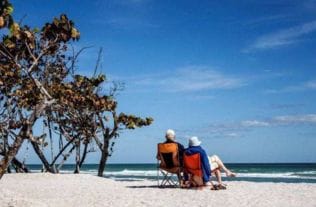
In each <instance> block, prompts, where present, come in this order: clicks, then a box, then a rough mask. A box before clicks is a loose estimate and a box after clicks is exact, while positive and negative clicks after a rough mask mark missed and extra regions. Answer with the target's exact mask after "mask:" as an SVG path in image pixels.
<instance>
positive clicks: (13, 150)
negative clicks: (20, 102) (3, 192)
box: [0, 128, 25, 179]
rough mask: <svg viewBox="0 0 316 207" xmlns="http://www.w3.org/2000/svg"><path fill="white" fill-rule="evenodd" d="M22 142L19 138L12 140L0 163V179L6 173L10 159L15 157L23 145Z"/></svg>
mask: <svg viewBox="0 0 316 207" xmlns="http://www.w3.org/2000/svg"><path fill="white" fill-rule="evenodd" d="M21 130H25V129H23V128H22V129H21ZM23 141H24V139H23V138H22V137H21V136H16V139H15V140H14V143H13V145H12V146H11V147H9V150H8V151H7V153H6V155H5V156H4V157H3V158H2V160H1V161H0V179H1V178H2V176H3V175H4V173H5V172H6V171H7V169H8V167H9V165H10V163H11V161H12V159H13V158H14V157H15V155H16V154H17V152H18V151H19V149H20V147H21V145H22V144H23Z"/></svg>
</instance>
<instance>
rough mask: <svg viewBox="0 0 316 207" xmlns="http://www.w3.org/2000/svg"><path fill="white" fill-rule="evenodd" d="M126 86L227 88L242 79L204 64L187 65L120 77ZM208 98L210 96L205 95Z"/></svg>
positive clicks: (191, 89)
mask: <svg viewBox="0 0 316 207" xmlns="http://www.w3.org/2000/svg"><path fill="white" fill-rule="evenodd" d="M120 79H121V80H122V81H124V82H126V84H127V86H128V87H133V88H135V87H136V88H147V89H148V90H151V91H152V90H160V91H164V92H197V91H207V90H227V89H234V88H239V87H242V86H243V85H244V82H243V80H241V79H240V78H236V77H233V76H231V75H227V74H223V73H221V72H219V71H216V70H213V69H211V68H209V67H205V66H189V67H185V68H180V69H178V70H175V71H173V72H167V73H164V74H149V75H140V76H134V77H125V78H124V77H121V78H120ZM207 98H210V97H207Z"/></svg>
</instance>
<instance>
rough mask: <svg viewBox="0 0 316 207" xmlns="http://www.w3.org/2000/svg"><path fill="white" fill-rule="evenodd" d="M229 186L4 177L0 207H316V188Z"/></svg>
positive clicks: (76, 177) (68, 176)
mask: <svg viewBox="0 0 316 207" xmlns="http://www.w3.org/2000/svg"><path fill="white" fill-rule="evenodd" d="M227 184H228V189H227V190H221V191H211V190H209V189H208V188H204V189H202V190H195V189H194V190H192V189H179V188H164V189H161V188H157V186H156V185H157V183H156V182H153V181H114V180H111V179H106V178H99V177H96V176H93V175H88V174H77V175H75V174H57V175H53V174H40V173H34V174H6V175H5V176H4V177H3V179H2V180H1V181H0V206H1V207H22V206H23V207H31V206H32V207H37V206H38V207H45V206H50V207H79V206H89V207H91V206H120V207H121V206H137V207H142V206H164V207H166V206H170V207H171V206H172V207H177V206H179V207H180V206H181V207H183V206H195V207H196V206H201V207H202V206H269V207H271V206H287V207H288V206H293V207H294V206H295V207H297V206H304V207H308V206H316V184H303V183H300V184H291V183H254V182H239V181H235V182H233V181H231V182H227Z"/></svg>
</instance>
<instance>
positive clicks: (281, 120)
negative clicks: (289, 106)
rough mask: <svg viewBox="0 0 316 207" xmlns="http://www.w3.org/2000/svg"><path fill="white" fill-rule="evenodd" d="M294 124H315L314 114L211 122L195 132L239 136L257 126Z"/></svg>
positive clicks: (219, 135)
mask: <svg viewBox="0 0 316 207" xmlns="http://www.w3.org/2000/svg"><path fill="white" fill-rule="evenodd" d="M294 125H316V114H303V115H285V116H275V117H272V118H270V119H264V120H260V119H257V120H256V119H254V120H243V121H240V122H231V123H222V124H218V123H217V124H216V123H215V124H211V125H209V126H207V127H204V128H201V129H197V130H196V131H194V133H195V134H202V135H204V136H209V137H240V136H242V135H243V134H244V133H246V132H248V131H252V130H254V129H257V128H268V127H278V126H288V127H291V126H294Z"/></svg>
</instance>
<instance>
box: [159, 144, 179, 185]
mask: <svg viewBox="0 0 316 207" xmlns="http://www.w3.org/2000/svg"><path fill="white" fill-rule="evenodd" d="M157 162H158V163H157V165H158V167H157V180H158V186H159V187H167V186H169V187H179V186H180V181H181V171H182V169H181V166H180V161H179V151H178V145H177V144H176V143H159V144H158V153H157ZM160 178H161V180H160Z"/></svg>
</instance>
